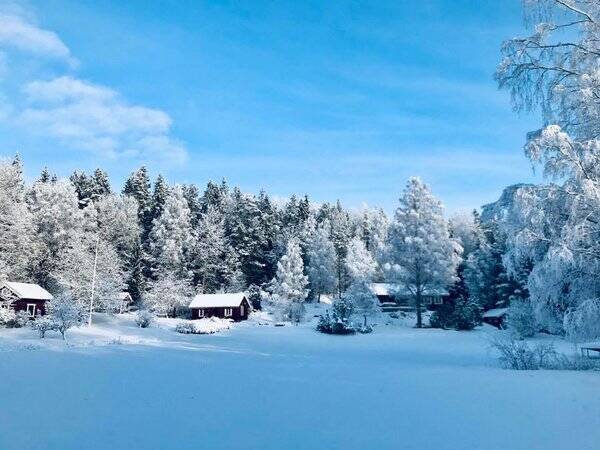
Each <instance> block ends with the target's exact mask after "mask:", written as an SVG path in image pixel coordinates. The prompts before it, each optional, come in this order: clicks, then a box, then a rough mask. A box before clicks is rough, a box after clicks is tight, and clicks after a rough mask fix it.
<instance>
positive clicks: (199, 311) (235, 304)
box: [189, 292, 250, 322]
mask: <svg viewBox="0 0 600 450" xmlns="http://www.w3.org/2000/svg"><path fill="white" fill-rule="evenodd" d="M189 308H190V310H191V312H192V319H203V318H205V317H220V318H222V319H233V320H235V321H236V322H237V321H240V320H246V319H247V318H248V314H249V313H250V303H249V302H248V299H247V298H246V294H244V293H243V292H240V293H236V294H198V295H196V296H195V297H194V299H193V300H192V303H190V306H189Z"/></svg>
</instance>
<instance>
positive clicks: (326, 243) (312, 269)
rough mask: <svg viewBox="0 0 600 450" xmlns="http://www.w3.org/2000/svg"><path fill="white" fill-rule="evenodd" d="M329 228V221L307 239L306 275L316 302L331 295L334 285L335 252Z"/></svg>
mask: <svg viewBox="0 0 600 450" xmlns="http://www.w3.org/2000/svg"><path fill="white" fill-rule="evenodd" d="M330 232H331V227H330V225H329V221H324V222H323V223H322V224H321V225H320V226H318V227H317V228H316V229H315V231H314V233H312V235H311V236H310V238H309V241H308V249H307V259H308V266H307V268H306V273H307V274H308V281H309V282H310V289H311V292H312V295H313V297H314V298H315V299H316V300H317V302H318V301H319V300H320V298H321V294H324V293H331V292H333V291H334V289H335V283H336V279H337V278H336V271H335V269H336V268H335V263H336V252H335V247H334V246H333V243H332V242H331V239H330Z"/></svg>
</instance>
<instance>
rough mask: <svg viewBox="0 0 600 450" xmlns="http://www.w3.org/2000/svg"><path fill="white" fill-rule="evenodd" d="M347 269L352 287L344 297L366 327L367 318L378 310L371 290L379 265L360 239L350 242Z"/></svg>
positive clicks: (375, 298) (356, 238)
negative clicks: (360, 316)
mask: <svg viewBox="0 0 600 450" xmlns="http://www.w3.org/2000/svg"><path fill="white" fill-rule="evenodd" d="M346 267H347V271H348V275H349V277H350V287H349V288H348V290H347V291H346V293H345V294H344V296H345V298H346V299H347V300H348V301H350V302H351V303H352V305H353V310H354V311H355V313H357V314H360V315H362V316H363V320H364V325H365V326H366V325H367V317H368V316H370V315H372V314H373V313H375V311H376V310H377V297H375V295H374V294H373V291H372V290H371V282H372V281H373V277H374V276H375V273H376V272H377V263H376V262H375V260H374V259H373V256H371V254H370V253H369V251H368V250H367V247H366V246H365V244H364V242H363V240H362V239H361V238H360V237H355V238H354V239H352V241H350V244H349V246H348V254H347V256H346Z"/></svg>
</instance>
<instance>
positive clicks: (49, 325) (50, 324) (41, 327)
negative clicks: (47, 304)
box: [31, 316, 58, 339]
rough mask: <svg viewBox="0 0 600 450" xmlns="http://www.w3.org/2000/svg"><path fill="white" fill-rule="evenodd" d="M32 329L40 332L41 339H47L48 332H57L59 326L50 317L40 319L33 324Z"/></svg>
mask: <svg viewBox="0 0 600 450" xmlns="http://www.w3.org/2000/svg"><path fill="white" fill-rule="evenodd" d="M31 328H32V329H33V330H35V331H37V332H38V334H39V335H40V339H44V337H46V332H47V331H57V330H58V327H57V324H56V323H55V322H54V320H52V318H51V317H49V316H44V317H38V318H37V319H35V320H34V321H32V322H31Z"/></svg>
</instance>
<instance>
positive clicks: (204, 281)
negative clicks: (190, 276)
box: [192, 205, 232, 293]
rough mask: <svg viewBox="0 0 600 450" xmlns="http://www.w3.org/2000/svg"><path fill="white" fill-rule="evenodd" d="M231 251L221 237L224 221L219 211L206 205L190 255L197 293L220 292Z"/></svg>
mask: <svg viewBox="0 0 600 450" xmlns="http://www.w3.org/2000/svg"><path fill="white" fill-rule="evenodd" d="M231 252H232V249H231V248H230V247H229V243H228V241H227V239H226V238H225V225H224V219H223V216H222V214H221V212H220V211H219V210H217V209H216V208H215V207H213V206H212V205H211V206H208V208H207V209H206V211H205V212H204V214H202V218H201V219H200V222H199V224H198V228H197V237H196V245H195V247H194V254H193V263H192V267H193V272H194V285H195V286H197V287H198V289H199V290H200V291H201V292H205V293H213V292H216V291H218V290H220V289H223V288H224V287H225V285H226V284H227V282H228V281H230V280H226V278H227V275H228V270H229V268H228V267H227V264H228V262H230V261H229V260H228V255H229V254H230V253H231Z"/></svg>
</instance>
